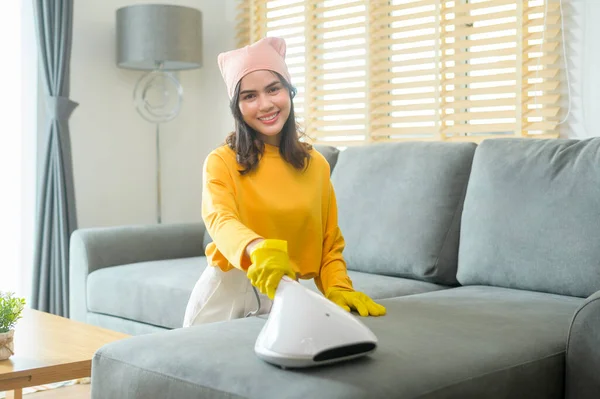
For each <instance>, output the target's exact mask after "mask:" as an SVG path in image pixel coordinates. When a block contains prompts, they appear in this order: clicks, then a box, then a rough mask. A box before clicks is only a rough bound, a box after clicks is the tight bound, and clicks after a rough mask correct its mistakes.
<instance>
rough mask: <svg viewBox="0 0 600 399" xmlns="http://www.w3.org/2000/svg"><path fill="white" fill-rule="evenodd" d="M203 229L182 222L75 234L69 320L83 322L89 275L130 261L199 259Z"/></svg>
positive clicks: (199, 226)
mask: <svg viewBox="0 0 600 399" xmlns="http://www.w3.org/2000/svg"><path fill="white" fill-rule="evenodd" d="M204 230H205V228H204V224H202V223H192V224H187V223H186V224H165V225H149V226H124V227H97V228H88V229H82V230H77V231H75V232H74V233H73V234H72V235H71V243H70V266H69V270H70V271H69V273H70V274H69V283H70V291H69V298H70V299H69V305H70V317H71V318H72V319H75V320H79V321H86V314H87V312H88V307H87V303H86V299H87V298H88V293H87V285H88V284H87V281H88V276H89V275H90V273H92V272H94V271H95V270H99V269H103V268H107V267H112V266H118V265H126V264H130V263H134V262H147V261H153V260H163V259H176V258H187V257H193V256H202V255H204V249H203V247H202V245H201V242H202V237H203V236H204ZM120 295H121V294H120V293H119V296H120ZM114 300H118V298H115V299H114ZM121 305H124V303H122V304H121Z"/></svg>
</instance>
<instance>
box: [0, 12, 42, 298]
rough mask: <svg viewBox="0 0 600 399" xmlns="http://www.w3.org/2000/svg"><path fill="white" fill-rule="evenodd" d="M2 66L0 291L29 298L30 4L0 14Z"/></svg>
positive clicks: (33, 121) (33, 80)
mask: <svg viewBox="0 0 600 399" xmlns="http://www.w3.org/2000/svg"><path fill="white" fill-rule="evenodd" d="M0 19H2V20H1V21H0V41H1V42H2V45H1V47H2V49H3V51H4V54H5V59H6V60H7V62H4V63H3V64H2V67H0V68H1V69H0V71H1V72H2V75H3V76H4V77H5V79H4V85H3V94H4V98H5V101H4V102H3V103H2V105H3V121H2V122H3V125H2V128H3V133H2V146H1V147H0V148H2V155H1V156H0V182H1V184H2V196H1V197H0V206H1V208H2V210H3V217H2V224H1V229H2V230H1V231H2V234H1V235H0V238H1V239H0V251H1V253H2V262H1V263H0V291H14V292H16V293H17V294H18V295H20V296H25V297H28V295H29V289H30V280H31V265H32V263H33V232H34V218H35V168H36V157H35V153H36V140H35V137H36V129H37V72H38V69H37V57H36V43H35V28H34V21H33V3H32V2H18V1H11V2H7V3H6V4H5V5H4V8H3V12H2V14H1V16H0Z"/></svg>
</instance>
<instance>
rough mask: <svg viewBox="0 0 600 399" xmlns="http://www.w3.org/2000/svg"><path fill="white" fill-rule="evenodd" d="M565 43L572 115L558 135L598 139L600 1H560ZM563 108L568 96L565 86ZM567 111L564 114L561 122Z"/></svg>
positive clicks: (599, 113) (599, 122)
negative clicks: (596, 137)
mask: <svg viewBox="0 0 600 399" xmlns="http://www.w3.org/2000/svg"><path fill="white" fill-rule="evenodd" d="M562 3H563V14H564V22H565V41H566V43H567V49H566V50H567V59H568V61H569V63H568V67H569V78H570V83H571V114H570V115H569V118H568V119H567V121H565V123H564V124H563V125H561V136H562V137H570V138H587V137H593V136H600V112H598V110H600V75H599V74H598V73H597V72H596V71H597V66H598V65H600V41H598V38H599V37H600V24H599V23H598V21H600V1H599V0H563V2H562ZM564 86H565V90H564V96H563V103H562V105H563V108H564V109H565V110H566V109H567V105H568V101H567V99H568V97H567V90H566V85H564ZM565 115H566V112H565V113H563V119H564V117H565Z"/></svg>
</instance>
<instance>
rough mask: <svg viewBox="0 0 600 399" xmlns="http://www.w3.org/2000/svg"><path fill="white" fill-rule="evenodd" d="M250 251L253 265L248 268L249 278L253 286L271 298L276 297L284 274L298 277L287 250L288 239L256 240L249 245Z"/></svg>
mask: <svg viewBox="0 0 600 399" xmlns="http://www.w3.org/2000/svg"><path fill="white" fill-rule="evenodd" d="M251 245H252V247H251ZM248 252H250V260H251V261H252V266H250V267H249V268H248V273H247V275H248V278H249V279H250V282H251V283H252V285H253V286H255V287H256V288H258V290H259V291H260V292H262V293H263V294H265V295H267V296H268V297H269V298H270V299H271V300H273V298H275V291H276V290H277V287H278V286H279V282H280V281H281V278H282V277H283V276H289V277H290V278H293V279H296V273H295V272H294V270H293V269H292V265H291V263H290V258H289V256H288V252H287V241H283V240H272V239H266V240H262V241H258V242H256V241H254V242H252V243H251V244H250V245H249V246H248Z"/></svg>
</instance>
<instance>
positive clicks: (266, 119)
mask: <svg viewBox="0 0 600 399" xmlns="http://www.w3.org/2000/svg"><path fill="white" fill-rule="evenodd" d="M277 115H279V112H276V113H274V114H273V115H271V116H267V117H265V118H258V119H259V120H261V121H271V120H273V119H275V117H276V116H277Z"/></svg>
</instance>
